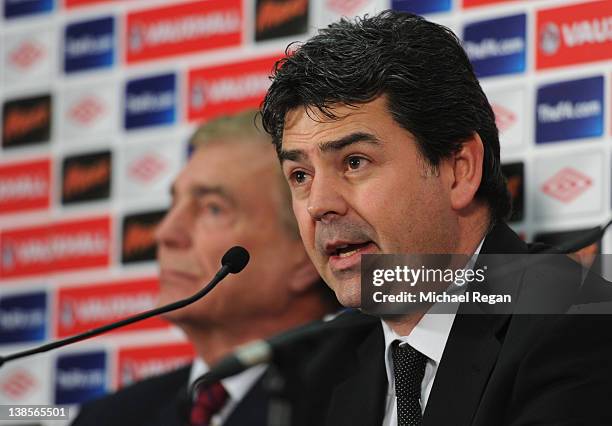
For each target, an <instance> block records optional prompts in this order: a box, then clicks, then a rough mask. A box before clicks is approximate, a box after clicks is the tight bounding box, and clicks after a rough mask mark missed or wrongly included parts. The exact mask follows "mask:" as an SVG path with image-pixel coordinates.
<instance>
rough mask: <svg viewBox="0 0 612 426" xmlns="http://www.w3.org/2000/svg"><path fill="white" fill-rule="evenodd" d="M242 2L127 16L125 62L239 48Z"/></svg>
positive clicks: (218, 0)
mask: <svg viewBox="0 0 612 426" xmlns="http://www.w3.org/2000/svg"><path fill="white" fill-rule="evenodd" d="M242 15H243V13H242V1H241V0H205V1H195V2H183V3H180V4H176V5H172V6H166V7H161V8H157V9H148V10H141V11H136V12H132V13H130V14H128V17H127V25H126V33H125V50H126V61H127V62H128V63H135V62H140V61H145V60H150V59H158V58H163V57H168V56H174V55H180V54H186V53H192V52H198V51H203V50H210V49H216V48H220V47H228V46H236V45H239V44H240V42H241V39H242V19H243V17H242Z"/></svg>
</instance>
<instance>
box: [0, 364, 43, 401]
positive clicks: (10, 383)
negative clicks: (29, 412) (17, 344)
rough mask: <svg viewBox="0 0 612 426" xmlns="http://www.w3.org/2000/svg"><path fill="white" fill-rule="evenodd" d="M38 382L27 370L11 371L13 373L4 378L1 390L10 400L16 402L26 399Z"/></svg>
mask: <svg viewBox="0 0 612 426" xmlns="http://www.w3.org/2000/svg"><path fill="white" fill-rule="evenodd" d="M37 384H38V382H37V381H36V379H35V378H34V376H32V375H31V374H30V373H28V371H27V370H25V369H22V368H20V369H18V370H14V371H11V373H10V374H9V375H8V376H6V377H3V378H2V382H0V390H1V391H2V393H3V394H4V395H5V396H7V397H8V398H9V399H11V400H13V401H16V400H20V399H24V398H26V397H27V396H28V395H29V394H30V393H31V392H32V391H33V390H34V389H36V386H37Z"/></svg>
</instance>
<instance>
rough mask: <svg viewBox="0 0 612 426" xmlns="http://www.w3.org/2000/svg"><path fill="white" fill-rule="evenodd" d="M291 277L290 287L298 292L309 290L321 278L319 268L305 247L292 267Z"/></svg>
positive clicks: (294, 291)
mask: <svg viewBox="0 0 612 426" xmlns="http://www.w3.org/2000/svg"><path fill="white" fill-rule="evenodd" d="M291 277H292V279H291V280H290V282H289V288H290V289H291V291H292V292H293V293H296V294H301V293H305V292H307V291H309V290H310V289H311V288H312V287H313V286H314V285H315V284H316V283H317V281H318V280H320V279H321V278H320V276H319V273H318V272H317V269H316V268H315V267H314V265H313V264H312V262H311V261H310V258H309V257H308V255H307V254H306V252H305V251H304V250H303V249H302V250H301V253H300V256H299V257H298V259H297V260H296V262H295V264H294V266H293V268H292V274H291Z"/></svg>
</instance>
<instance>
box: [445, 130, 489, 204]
mask: <svg viewBox="0 0 612 426" xmlns="http://www.w3.org/2000/svg"><path fill="white" fill-rule="evenodd" d="M483 159H484V146H483V144H482V139H480V135H479V134H478V133H476V132H474V133H473V134H472V137H471V138H470V139H468V140H466V141H465V142H464V143H463V145H462V147H461V149H460V150H459V151H458V152H456V153H455V154H454V155H453V157H452V158H451V159H450V160H451V164H450V166H451V167H452V173H453V177H454V181H453V182H452V185H451V188H450V202H451V206H452V208H453V210H462V209H464V208H466V207H468V206H469V205H470V203H471V202H472V201H473V200H474V197H475V196H476V191H478V188H479V187H480V182H481V180H482V167H483Z"/></svg>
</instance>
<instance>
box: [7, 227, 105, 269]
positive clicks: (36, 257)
mask: <svg viewBox="0 0 612 426" xmlns="http://www.w3.org/2000/svg"><path fill="white" fill-rule="evenodd" d="M0 237H1V239H0V253H1V256H2V261H1V263H0V276H2V277H20V276H27V275H35V274H44V273H50V272H55V271H64V270H75V269H82V268H91V267H104V266H108V265H109V263H110V256H109V253H110V244H111V221H110V218H109V217H98V218H91V219H79V220H71V221H67V222H61V223H55V224H51V225H42V226H36V227H30V228H20V229H12V230H8V231H4V232H2V234H0Z"/></svg>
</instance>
